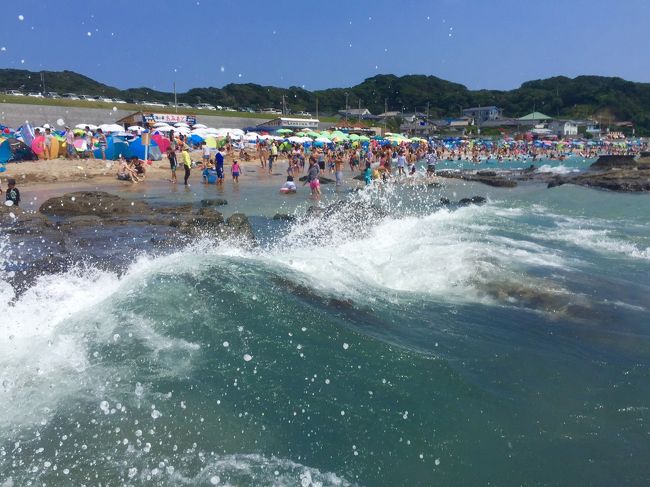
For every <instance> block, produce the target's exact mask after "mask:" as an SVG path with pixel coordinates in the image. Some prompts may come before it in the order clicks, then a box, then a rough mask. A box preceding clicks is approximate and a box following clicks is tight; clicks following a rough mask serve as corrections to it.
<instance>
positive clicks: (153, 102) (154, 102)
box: [145, 101, 167, 108]
mask: <svg viewBox="0 0 650 487" xmlns="http://www.w3.org/2000/svg"><path fill="white" fill-rule="evenodd" d="M145 105H148V106H150V107H161V108H165V107H166V106H167V105H165V104H164V103H160V102H159V101H147V102H145Z"/></svg>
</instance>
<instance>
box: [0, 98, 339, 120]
mask: <svg viewBox="0 0 650 487" xmlns="http://www.w3.org/2000/svg"><path fill="white" fill-rule="evenodd" d="M0 103H16V104H21V105H46V106H55V107H76V108H100V109H102V110H105V109H107V108H108V109H111V108H113V107H117V109H118V110H130V111H133V112H139V111H145V112H155V113H179V114H183V115H204V116H219V117H237V118H262V119H267V120H273V119H274V118H277V115H268V114H263V113H248V112H226V111H220V110H217V111H214V110H197V109H195V108H179V109H178V111H176V110H175V109H174V108H173V107H152V106H147V105H133V104H129V103H127V104H124V103H122V104H115V103H104V102H101V101H84V100H66V99H55V100H52V99H50V98H34V97H31V96H9V95H0ZM290 117H295V116H294V115H290ZM296 118H301V117H296ZM319 120H320V121H321V122H335V121H337V119H336V118H333V117H321V118H320V119H319Z"/></svg>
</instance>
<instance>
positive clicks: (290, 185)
mask: <svg viewBox="0 0 650 487" xmlns="http://www.w3.org/2000/svg"><path fill="white" fill-rule="evenodd" d="M280 191H281V192H283V193H295V192H296V191H297V188H296V183H295V182H294V181H293V176H287V181H286V182H285V183H284V184H283V185H282V188H280Z"/></svg>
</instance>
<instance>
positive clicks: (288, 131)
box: [276, 129, 293, 134]
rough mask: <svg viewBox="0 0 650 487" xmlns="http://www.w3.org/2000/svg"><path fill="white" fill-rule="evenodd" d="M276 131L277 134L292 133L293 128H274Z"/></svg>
mask: <svg viewBox="0 0 650 487" xmlns="http://www.w3.org/2000/svg"><path fill="white" fill-rule="evenodd" d="M276 132H277V133H279V134H292V133H293V130H291V129H280V130H276Z"/></svg>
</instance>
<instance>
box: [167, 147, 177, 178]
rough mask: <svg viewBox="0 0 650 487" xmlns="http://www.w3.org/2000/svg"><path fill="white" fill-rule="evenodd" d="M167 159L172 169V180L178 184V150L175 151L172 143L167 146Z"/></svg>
mask: <svg viewBox="0 0 650 487" xmlns="http://www.w3.org/2000/svg"><path fill="white" fill-rule="evenodd" d="M167 159H169V167H170V169H171V170H172V178H171V179H170V181H171V182H172V183H174V184H176V168H178V160H177V159H176V151H174V149H173V148H172V146H171V144H170V145H169V147H168V148H167Z"/></svg>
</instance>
